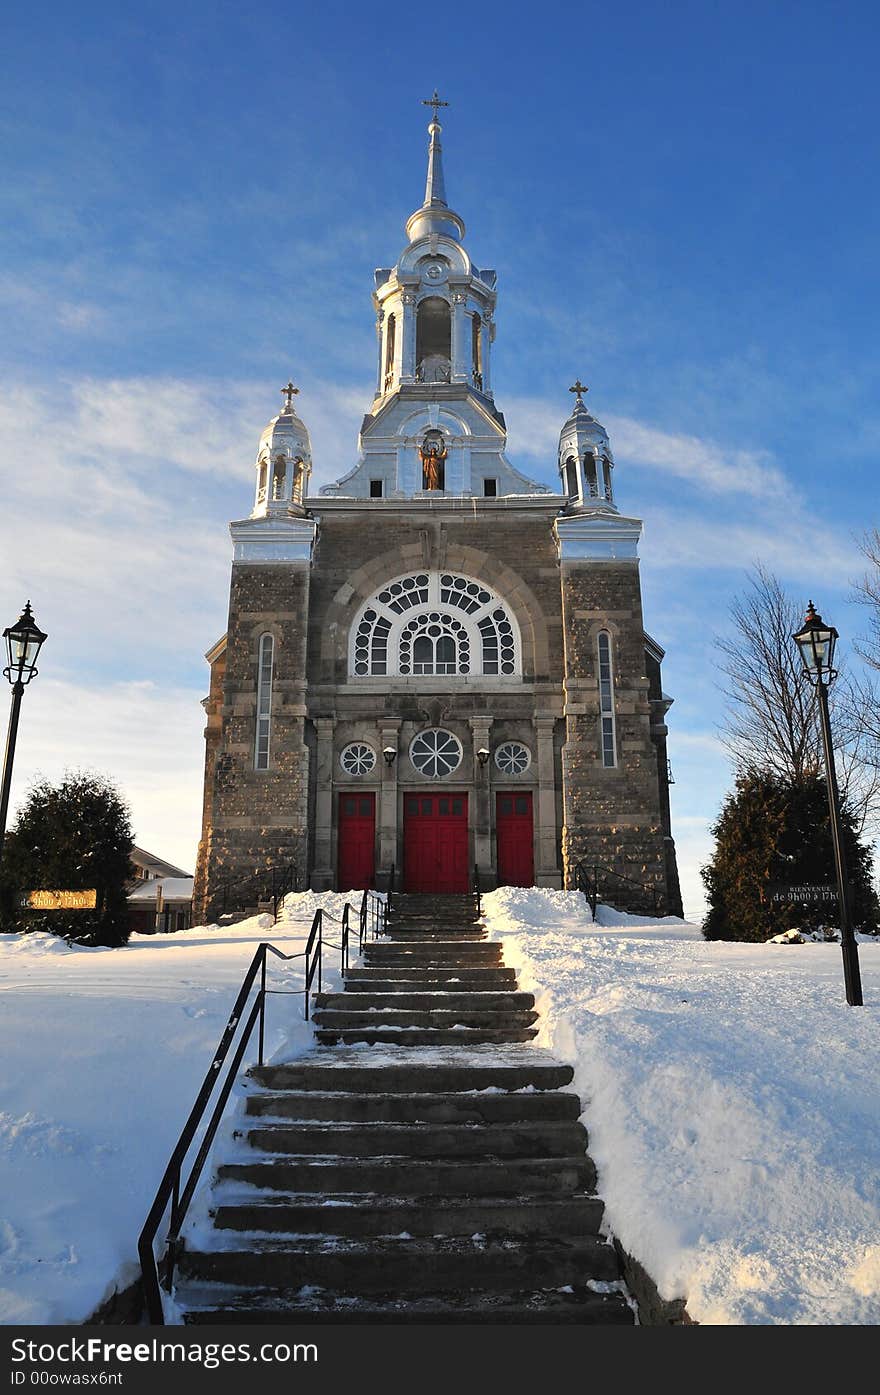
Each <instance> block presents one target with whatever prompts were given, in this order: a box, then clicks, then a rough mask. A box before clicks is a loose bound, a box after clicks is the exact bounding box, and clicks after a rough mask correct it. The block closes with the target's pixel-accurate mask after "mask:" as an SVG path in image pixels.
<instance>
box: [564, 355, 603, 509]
mask: <svg viewBox="0 0 880 1395" xmlns="http://www.w3.org/2000/svg"><path fill="white" fill-rule="evenodd" d="M570 391H571V392H574V393H576V394H577V396H576V398H575V404H574V411H573V412H572V413H571V416H570V417H569V418H568V420H567V421H566V423H565V425H564V426H563V428H562V430H561V431H560V433H559V473H560V475H561V476H562V486H563V493H565V494H566V495H567V496H568V499H569V507H570V508H578V507H585V506H589V507H590V508H603V509H604V508H611V509H613V508H614V493H613V489H612V482H611V475H612V471H613V469H614V456H613V455H612V453H611V442H610V441H609V439H608V432H607V431H606V430H605V427H604V426H603V425H602V423H601V422H600V421H597V420H596V418H595V417H594V416H593V414H592V412H590V411H588V409H587V407H586V406H585V404H584V401H583V397H582V394H583V393H585V392H586V391H587V389H586V388H585V387H584V385H583V383H582V382H581V380H580V378H579V379H578V381H577V382H576V383H575V385H574V387H572V388H571V389H570Z"/></svg>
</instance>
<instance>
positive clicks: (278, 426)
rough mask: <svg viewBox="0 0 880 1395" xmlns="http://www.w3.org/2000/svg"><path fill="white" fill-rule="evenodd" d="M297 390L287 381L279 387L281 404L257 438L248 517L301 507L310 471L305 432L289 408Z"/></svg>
mask: <svg viewBox="0 0 880 1395" xmlns="http://www.w3.org/2000/svg"><path fill="white" fill-rule="evenodd" d="M298 392H299V388H295V387H294V386H293V383H291V382H289V383H288V384H287V387H285V388H282V389H281V393H282V396H283V397H284V403H285V404H284V406H283V407H282V409H281V411H280V412H279V413H278V415H277V417H273V418H272V420H271V421H270V422H269V424H268V426H267V427H266V429H265V431H264V432H263V434H262V436H261V437H260V445H259V448H258V450H257V462H256V468H257V486H256V494H255V498H254V507H253V512H252V513H251V517H252V518H266V517H269V516H271V515H274V514H282V513H287V512H289V511H290V510H294V511H296V512H299V511H300V510H301V509H302V506H303V500H304V498H305V496H306V493H307V489H308V480H309V476H310V475H311V472H312V448H311V443H310V441H309V433H308V431H307V429H306V427H305V425H304V423H303V422H302V421H300V419H299V417H298V416H297V414H296V412H295V411H294V410H293V399H294V397H295V396H296V395H297V394H298Z"/></svg>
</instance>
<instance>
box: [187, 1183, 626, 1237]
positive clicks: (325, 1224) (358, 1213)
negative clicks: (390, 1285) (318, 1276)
mask: <svg viewBox="0 0 880 1395" xmlns="http://www.w3.org/2000/svg"><path fill="white" fill-rule="evenodd" d="M603 1209H604V1208H603V1203H602V1202H601V1201H600V1200H599V1198H598V1197H595V1196H585V1195H584V1196H569V1197H549V1198H543V1197H538V1198H535V1197H496V1196H492V1197H483V1198H481V1199H480V1200H474V1199H473V1198H472V1197H467V1196H463V1197H439V1198H438V1197H436V1196H417V1197H394V1198H390V1197H372V1196H371V1197H364V1196H363V1195H360V1194H357V1193H344V1194H342V1195H335V1194H334V1195H332V1196H327V1197H322V1198H320V1199H316V1198H315V1197H313V1196H308V1195H306V1196H301V1195H297V1194H292V1195H290V1194H286V1193H278V1192H275V1193H273V1194H272V1195H271V1196H259V1197H254V1196H252V1195H251V1196H243V1197H238V1198H236V1199H235V1200H229V1201H225V1200H224V1201H221V1202H220V1204H219V1205H218V1206H217V1207H216V1210H215V1212H214V1224H215V1225H216V1226H217V1228H218V1229H219V1230H250V1231H283V1232H285V1233H287V1234H294V1235H296V1234H299V1235H346V1236H350V1237H354V1236H368V1235H397V1236H399V1235H400V1233H401V1232H402V1231H406V1233H407V1234H408V1235H415V1236H430V1235H471V1236H473V1235H475V1234H481V1235H510V1236H517V1235H519V1236H522V1235H555V1234H558V1235H595V1234H597V1232H598V1230H599V1224H600V1222H601V1220H602V1211H603Z"/></svg>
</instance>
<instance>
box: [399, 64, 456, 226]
mask: <svg viewBox="0 0 880 1395" xmlns="http://www.w3.org/2000/svg"><path fill="white" fill-rule="evenodd" d="M422 106H425V107H430V108H431V120H430V123H429V125H428V134H429V136H430V141H429V143H428V178H427V180H426V181H425V202H424V203H423V204H422V206H421V208H417V209H416V211H415V213H411V214H410V216H409V218H408V219H407V220H406V235H407V237H408V238H409V240H410V242H415V241H416V240H417V238H420V237H429V236H430V235H431V234H432V233H433V234H435V235H436V236H438V237H451V238H454V239H455V241H456V242H460V241H461V240H462V238H463V237H464V221H463V219H461V218H459V216H458V214H457V213H453V211H452V209H451V208H450V207H449V205H448V204H447V202H446V181H445V179H444V177H443V147H442V145H441V144H440V132H441V131H442V130H443V127H442V126H441V125H440V122H439V121H438V120H437V110H438V108H439V107H448V106H449V103H448V102H444V101H441V99H440V97H439V95H438V93H437V89H436V88H435V89H434V95H433V97H423V98H422Z"/></svg>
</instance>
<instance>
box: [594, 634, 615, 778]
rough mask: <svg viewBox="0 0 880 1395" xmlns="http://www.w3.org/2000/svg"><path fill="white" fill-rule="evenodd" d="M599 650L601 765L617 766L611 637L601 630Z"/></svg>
mask: <svg viewBox="0 0 880 1395" xmlns="http://www.w3.org/2000/svg"><path fill="white" fill-rule="evenodd" d="M598 648H599V721H600V725H601V750H602V764H603V765H604V766H607V767H609V768H610V767H611V766H615V765H616V764H617V743H616V739H615V730H614V678H613V676H612V673H611V636H610V635H609V634H608V633H607V631H606V630H601V631H600V633H599V637H598Z"/></svg>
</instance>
